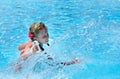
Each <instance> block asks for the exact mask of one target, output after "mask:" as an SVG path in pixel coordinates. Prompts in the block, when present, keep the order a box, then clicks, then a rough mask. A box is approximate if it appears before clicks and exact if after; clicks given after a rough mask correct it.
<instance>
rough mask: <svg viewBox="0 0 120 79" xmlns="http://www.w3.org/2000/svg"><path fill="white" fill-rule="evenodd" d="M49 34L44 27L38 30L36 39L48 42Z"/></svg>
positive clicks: (44, 42) (43, 42)
mask: <svg viewBox="0 0 120 79" xmlns="http://www.w3.org/2000/svg"><path fill="white" fill-rule="evenodd" d="M48 39H49V35H48V32H47V30H46V29H43V30H40V31H39V33H38V35H37V40H38V41H39V42H40V43H42V44H46V43H48V41H49V40H48Z"/></svg>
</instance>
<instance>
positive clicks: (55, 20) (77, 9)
mask: <svg viewBox="0 0 120 79" xmlns="http://www.w3.org/2000/svg"><path fill="white" fill-rule="evenodd" d="M40 21H42V22H44V23H45V24H46V26H47V27H48V31H49V34H50V40H49V41H50V45H51V46H50V47H47V46H45V48H46V51H47V52H48V53H49V54H51V55H52V56H53V57H54V59H55V60H59V61H69V60H71V59H74V58H76V57H77V58H79V59H80V64H76V65H72V66H68V67H65V68H63V69H60V70H59V69H58V70H57V69H54V68H53V69H51V68H50V69H49V70H47V69H43V70H42V71H41V73H39V74H32V73H30V74H31V76H30V78H29V79H120V62H119V61H120V0H26V1H22V0H2V1H0V30H1V31H0V71H1V72H0V79H8V78H9V79H19V78H20V79H26V75H27V74H28V73H29V72H31V70H27V69H26V70H25V73H24V72H23V73H22V74H17V75H15V74H12V76H11V75H10V74H9V73H11V72H12V71H10V70H9V69H8V68H9V67H11V66H10V64H11V63H13V62H15V61H16V60H17V59H18V58H19V53H20V52H19V51H18V49H17V48H18V46H19V45H20V44H22V43H25V42H27V41H28V40H29V38H28V37H27V34H28V30H29V27H30V25H31V24H32V23H34V22H40ZM36 57H37V56H36ZM27 64H29V65H27ZM31 65H32V62H31V63H26V65H25V68H27V67H29V66H31ZM46 68H48V67H46ZM18 77H19V78H18Z"/></svg>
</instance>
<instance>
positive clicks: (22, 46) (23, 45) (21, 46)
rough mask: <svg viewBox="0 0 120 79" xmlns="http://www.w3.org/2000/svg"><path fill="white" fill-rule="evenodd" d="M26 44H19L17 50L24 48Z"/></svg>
mask: <svg viewBox="0 0 120 79" xmlns="http://www.w3.org/2000/svg"><path fill="white" fill-rule="evenodd" d="M26 45H27V44H22V45H20V46H19V47H18V50H22V49H24V48H25V46H26Z"/></svg>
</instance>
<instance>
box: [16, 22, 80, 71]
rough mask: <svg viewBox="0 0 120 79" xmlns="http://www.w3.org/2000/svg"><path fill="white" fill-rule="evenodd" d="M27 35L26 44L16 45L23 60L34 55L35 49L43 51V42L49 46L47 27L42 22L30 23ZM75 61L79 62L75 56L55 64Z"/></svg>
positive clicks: (67, 63) (68, 63)
mask: <svg viewBox="0 0 120 79" xmlns="http://www.w3.org/2000/svg"><path fill="white" fill-rule="evenodd" d="M28 36H29V38H30V39H31V41H29V42H28V43H26V44H22V45H20V46H19V47H18V49H19V50H20V51H21V53H20V55H21V57H22V59H23V60H24V61H25V60H26V59H27V58H29V57H30V56H32V55H35V54H36V53H37V51H44V48H43V44H47V45H48V46H49V43H48V42H49V34H48V29H47V27H46V26H45V24H44V23H42V22H38V23H34V24H32V25H31V27H30V29H29V34H28ZM36 44H38V45H36ZM40 53H43V52H40ZM44 54H47V53H46V52H45V53H44ZM47 57H48V58H47V59H48V60H53V58H52V57H50V56H49V55H47ZM76 63H79V60H78V59H77V58H76V59H74V60H72V61H69V62H60V63H56V65H64V66H65V65H71V64H76ZM53 64H54V63H53ZM19 69H20V67H18V70H19Z"/></svg>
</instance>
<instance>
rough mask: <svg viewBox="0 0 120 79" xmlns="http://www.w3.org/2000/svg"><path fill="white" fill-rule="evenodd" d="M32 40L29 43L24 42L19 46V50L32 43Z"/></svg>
mask: <svg viewBox="0 0 120 79" xmlns="http://www.w3.org/2000/svg"><path fill="white" fill-rule="evenodd" d="M30 43H31V41H29V42H28V43H25V44H22V45H20V46H19V47H18V50H23V49H25V47H26V46H28V45H30Z"/></svg>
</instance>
